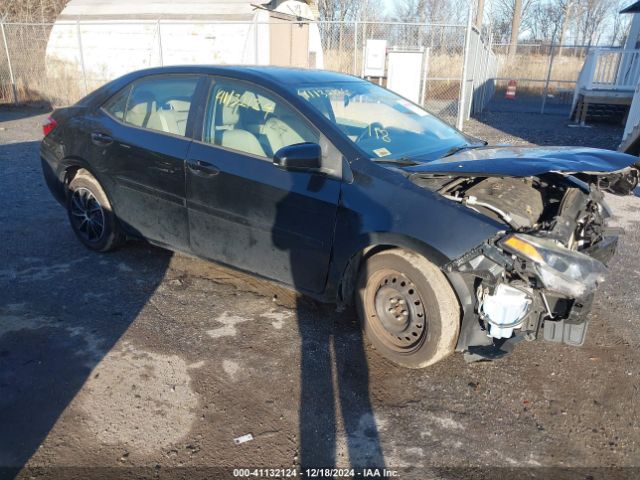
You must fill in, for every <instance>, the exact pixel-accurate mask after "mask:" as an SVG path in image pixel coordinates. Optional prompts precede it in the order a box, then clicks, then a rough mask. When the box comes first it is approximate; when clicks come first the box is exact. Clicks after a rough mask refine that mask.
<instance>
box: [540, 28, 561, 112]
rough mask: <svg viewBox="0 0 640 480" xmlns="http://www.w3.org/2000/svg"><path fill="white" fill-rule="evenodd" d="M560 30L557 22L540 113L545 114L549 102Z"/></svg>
mask: <svg viewBox="0 0 640 480" xmlns="http://www.w3.org/2000/svg"><path fill="white" fill-rule="evenodd" d="M557 31H558V25H557V24H556V26H555V28H554V29H553V35H552V36H551V55H550V56H549V70H548V71H547V81H546V82H545V84H544V93H543V95H542V105H541V106H540V115H544V107H545V104H546V103H547V95H548V94H549V82H550V81H551V70H552V69H553V58H554V56H555V49H554V45H555V43H556V33H557Z"/></svg>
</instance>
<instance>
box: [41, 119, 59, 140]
mask: <svg viewBox="0 0 640 480" xmlns="http://www.w3.org/2000/svg"><path fill="white" fill-rule="evenodd" d="M57 126H58V122H56V121H55V120H54V119H53V118H51V117H48V118H47V121H46V122H45V123H44V124H43V125H42V132H43V133H44V136H45V137H46V136H47V135H49V134H50V133H51V132H53V129H54V128H56V127H57Z"/></svg>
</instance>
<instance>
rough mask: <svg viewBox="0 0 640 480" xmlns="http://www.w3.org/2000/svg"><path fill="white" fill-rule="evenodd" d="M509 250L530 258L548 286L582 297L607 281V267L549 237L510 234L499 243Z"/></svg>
mask: <svg viewBox="0 0 640 480" xmlns="http://www.w3.org/2000/svg"><path fill="white" fill-rule="evenodd" d="M499 245H500V246H501V247H502V248H503V249H504V250H506V251H508V252H510V253H513V254H515V255H517V256H519V257H521V258H525V259H527V260H530V261H531V262H533V264H534V265H535V270H536V273H537V274H538V277H539V278H540V280H541V281H542V283H543V285H544V286H545V288H546V289H548V290H550V291H553V292H557V293H560V294H562V295H566V296H568V297H571V298H580V297H583V296H585V295H587V294H589V293H591V292H592V291H593V290H595V288H596V286H597V285H598V283H600V282H602V281H603V280H604V273H605V271H606V267H605V265H604V264H603V263H601V262H599V261H598V260H596V259H595V258H592V257H590V256H588V255H585V254H584V253H580V252H576V251H574V250H569V249H568V248H566V247H564V246H562V245H560V244H558V243H557V242H555V241H553V240H551V239H548V238H538V237H535V236H533V235H524V234H514V235H509V236H507V237H505V238H504V239H502V240H501V241H500V242H499Z"/></svg>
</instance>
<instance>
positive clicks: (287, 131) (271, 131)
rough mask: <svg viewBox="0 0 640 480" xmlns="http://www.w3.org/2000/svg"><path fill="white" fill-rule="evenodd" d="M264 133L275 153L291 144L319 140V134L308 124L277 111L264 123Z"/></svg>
mask: <svg viewBox="0 0 640 480" xmlns="http://www.w3.org/2000/svg"><path fill="white" fill-rule="evenodd" d="M262 133H264V135H265V136H266V137H267V141H268V142H269V146H270V148H271V151H272V152H273V153H276V152H277V151H278V150H280V149H281V148H282V147H288V146H289V145H295V144H297V143H304V142H317V141H318V136H317V135H316V134H315V133H313V131H311V130H310V129H309V128H308V127H307V126H306V125H304V124H302V123H301V122H300V121H299V120H298V121H296V119H295V118H294V117H292V116H289V115H286V114H285V113H284V112H282V113H281V112H277V111H276V114H275V115H274V116H273V117H271V118H269V120H267V121H266V123H265V124H264V128H263V129H262Z"/></svg>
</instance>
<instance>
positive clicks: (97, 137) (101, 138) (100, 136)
mask: <svg viewBox="0 0 640 480" xmlns="http://www.w3.org/2000/svg"><path fill="white" fill-rule="evenodd" d="M91 141H92V142H93V144H94V145H97V146H98V147H108V146H109V145H111V144H112V143H113V138H111V137H110V136H109V135H107V134H104V133H100V132H93V133H92V134H91Z"/></svg>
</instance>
